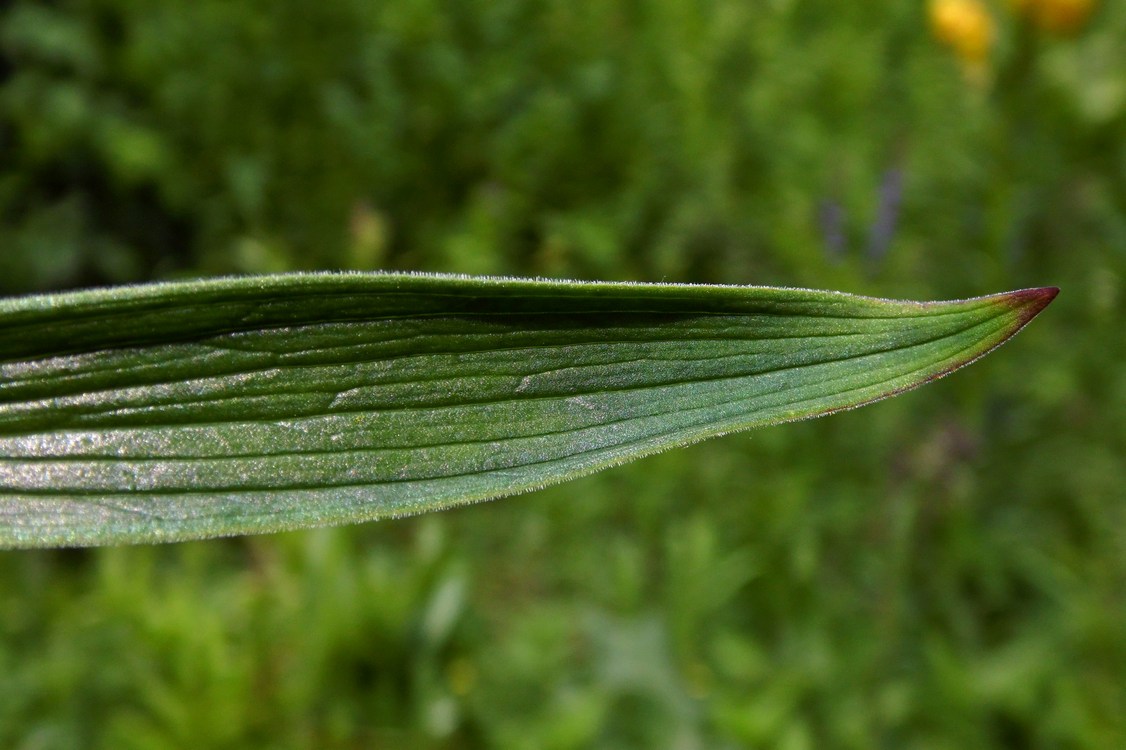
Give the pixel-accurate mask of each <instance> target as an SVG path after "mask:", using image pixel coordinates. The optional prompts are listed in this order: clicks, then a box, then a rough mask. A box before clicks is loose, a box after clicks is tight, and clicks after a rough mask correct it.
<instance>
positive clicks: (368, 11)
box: [0, 0, 1126, 750]
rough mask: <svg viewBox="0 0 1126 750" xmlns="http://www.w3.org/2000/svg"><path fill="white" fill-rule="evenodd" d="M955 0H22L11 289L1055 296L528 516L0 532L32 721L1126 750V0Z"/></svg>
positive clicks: (202, 741) (3, 93)
mask: <svg viewBox="0 0 1126 750" xmlns="http://www.w3.org/2000/svg"><path fill="white" fill-rule="evenodd" d="M937 4H938V3H930V4H928V3H923V2H920V3H917V4H916V3H839V2H830V0H810V1H809V2H802V3H798V2H793V1H792V0H706V1H705V0H701V1H699V2H685V1H684V0H649V1H648V2H631V1H630V0H607V2H602V3H589V4H576V3H570V2H562V1H561V0H490V1H487V2H486V1H484V0H467V1H465V2H440V0H394V1H392V0H387V1H386V2H366V1H363V2H362V1H360V0H320V1H319V2H316V3H305V2H291V1H288V0H283V1H282V2H273V3H264V2H258V1H255V0H248V1H247V2H241V3H229V2H225V1H224V0H198V2H195V3H190V4H188V3H173V2H168V1H167V0H146V1H145V2H140V1H139V0H70V1H69V2H68V1H65V0H61V1H60V2H53V3H33V2H15V3H12V4H10V5H9V7H7V8H6V9H5V12H4V14H3V15H2V16H0V290H3V291H5V292H7V293H20V292H27V291H32V290H38V289H48V288H65V287H74V286H82V285H89V284H100V283H111V282H114V283H116V282H128V281H138V280H144V279H151V278H167V277H173V276H190V275H201V274H216V273H232V272H258V271H274V270H285V269H311V268H401V269H427V270H446V271H462V272H473V273H513V274H525V275H528V274H536V275H551V276H571V277H586V278H595V277H596V278H606V279H625V278H629V279H643V280H663V279H664V280H684V281H709V282H734V283H761V284H794V285H801V286H812V287H829V288H839V289H844V290H847V291H854V292H868V293H876V294H880V295H882V296H896V297H919V298H927V297H931V298H934V297H953V296H967V295H972V294H978V293H985V292H992V291H1000V290H1002V289H1010V288H1017V287H1021V286H1033V285H1042V284H1056V285H1059V286H1060V287H1062V288H1063V292H1062V294H1061V295H1060V297H1059V299H1058V300H1057V301H1056V302H1055V303H1054V304H1053V306H1052V308H1051V309H1050V310H1048V311H1047V313H1046V314H1045V315H1044V316H1043V317H1042V318H1041V319H1040V320H1037V321H1036V323H1035V324H1034V325H1033V326H1032V328H1031V329H1030V330H1029V332H1028V333H1027V334H1025V335H1024V336H1021V337H1020V338H1019V339H1018V340H1017V341H1016V342H1014V343H1012V344H1010V345H1009V346H1008V347H1006V349H1005V351H1003V352H1002V353H1000V354H999V355H998V356H996V357H991V358H989V359H988V360H986V361H984V362H982V363H980V364H979V365H975V367H974V369H972V370H970V371H968V372H966V373H962V374H959V375H957V376H955V377H953V378H951V379H949V380H945V381H943V382H941V383H939V384H936V385H934V386H931V387H928V388H927V389H924V390H923V391H921V392H918V393H915V394H912V395H910V396H908V397H905V398H902V399H897V400H895V401H892V402H888V403H885V404H881V405H879V406H877V407H872V408H869V409H865V410H862V411H859V412H854V413H849V414H844V415H838V416H836V417H832V418H830V419H827V420H822V421H819V422H813V423H806V424H798V425H791V426H787V427H782V428H777V429H773V430H764V431H760V432H757V433H752V434H750V435H749V436H741V437H730V438H726V439H723V440H718V441H713V442H711V443H708V444H705V445H701V446H697V447H695V448H692V449H688V450H684V451H678V452H674V453H671V454H666V455H662V456H658V457H656V458H653V459H647V460H646V461H644V462H641V463H640V464H637V465H635V466H633V467H623V468H622V469H619V470H615V471H612V472H608V473H606V474H603V475H600V476H597V477H593V478H591V479H588V480H583V481H581V482H577V483H573V484H570V485H566V486H563V487H559V488H554V489H551V490H547V491H544V492H541V493H537V494H535V495H531V496H527V497H523V498H516V499H512V500H506V501H502V502H498V503H493V504H489V505H486V506H480V507H475V508H469V509H465V510H462V511H457V512H452V513H447V514H443V515H440V516H431V517H423V518H417V519H406V520H402V521H398V522H395V523H384V524H374V525H368V526H360V527H353V528H343V529H333V530H324V531H318V532H311V533H300V534H288V535H280V536H273V537H261V538H251V539H241V540H232V541H229V542H216V543H206V544H184V545H173V546H165V547H155V548H147V547H137V548H123V549H108V550H98V551H54V552H41V553H26V552H21V553H12V552H8V553H3V554H0V746H3V747H12V748H27V749H30V748H85V747H113V748H161V747H271V748H285V747H318V748H345V747H348V748H352V747H388V748H412V747H419V748H474V747H501V748H581V747H598V748H627V747H631V748H632V747H644V748H661V747H669V748H685V749H691V748H704V747H707V748H723V747H778V748H784V749H787V750H802V749H803V748H814V747H846V748H869V747H897V748H898V747H905V748H934V749H938V748H970V747H1000V748H1041V747H1042V748H1048V747H1051V748H1057V747H1063V748H1072V747H1075V748H1113V747H1124V746H1126V684H1124V683H1123V679H1122V676H1123V675H1124V674H1126V490H1124V488H1126V459H1124V456H1126V430H1124V429H1123V426H1122V425H1123V424H1124V423H1126V374H1124V373H1126V369H1124V367H1123V365H1124V364H1126V337H1123V336H1122V332H1121V328H1122V320H1123V315H1124V312H1126V310H1124V308H1126V301H1124V297H1123V283H1124V278H1123V276H1124V273H1126V66H1124V64H1123V59H1122V54H1121V50H1122V49H1123V47H1124V46H1126V5H1124V4H1123V3H1115V2H1103V3H1094V2H1091V1H1090V0H1037V1H1036V2H1031V1H1028V0H1026V1H1024V2H1012V3H1002V2H998V3H984V2H969V3H959V5H960V6H962V10H963V11H965V10H966V9H967V8H970V9H971V10H970V11H969V12H971V13H980V14H981V15H980V17H979V18H978V21H977V22H976V23H977V24H978V26H976V27H975V26H973V24H969V25H963V26H959V25H958V22H955V23H954V24H953V25H951V24H950V22H949V21H948V20H947V21H943V22H941V23H945V24H946V25H941V23H940V21H939V20H938V16H939V14H938V10H937V9H936V8H935V5H937ZM945 12H947V13H948V12H949V11H945ZM960 28H967V29H970V30H971V33H972V30H973V29H974V28H977V29H978V30H979V32H980V30H981V29H983V28H985V29H988V34H987V35H986V36H984V37H982V38H980V39H979V40H978V41H976V42H973V43H972V44H971V43H970V42H971V41H972V40H961V41H959V37H958V36H957V35H958V33H960V32H959V29H960ZM975 45H976V46H975ZM967 50H969V51H970V52H972V55H967Z"/></svg>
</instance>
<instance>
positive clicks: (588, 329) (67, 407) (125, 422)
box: [0, 274, 1059, 547]
mask: <svg viewBox="0 0 1126 750" xmlns="http://www.w3.org/2000/svg"><path fill="white" fill-rule="evenodd" d="M1058 291H1059V290H1058V289H1055V288H1053V287H1046V288H1040V289H1025V290H1021V291H1015V292H1008V293H1006V294H999V295H993V296H990V297H978V298H976V299H970V300H961V301H956V302H930V303H919V302H895V301H892V300H879V299H873V298H869V297H857V296H853V295H847V294H840V293H837V292H823V291H811V290H804V289H776V288H771V287H747V286H744V287H732V286H708V285H699V284H698V285H687V284H628V283H625V284H623V283H616V284H615V283H605V282H602V283H590V282H587V283H582V282H574V281H542V280H540V281H535V280H521V279H495V278H490V277H477V276H473V277H468V276H450V275H435V274H425V275H424V274H282V275H276V276H250V277H244V278H236V279H218V280H204V281H194V282H179V283H164V284H151V285H146V286H132V287H128V286H127V287H115V288H112V289H108V290H106V289H100V290H94V291H85V292H70V293H65V294H48V295H37V296H27V297H21V298H17V299H14V300H9V301H0V334H2V336H0V362H3V363H4V364H3V367H4V371H3V373H2V374H0V392H3V394H4V401H3V402H0V546H5V547H58V546H90V545H102V544H114V543H123V542H154V541H184V540H189V539H201V538H206V537H216V536H233V535H235V534H245V533H253V532H264V531H285V530H291V529H299V528H309V527H317V526H326V525H330V524H341V523H346V522H356V521H371V520H377V519H385V518H395V517H402V516H404V515H411V514H416V513H421V512H423V511H428V510H442V509H446V508H451V507H455V506H457V505H464V504H466V503H470V502H479V501H481V500H491V499H494V498H497V497H503V496H505V495H512V494H516V493H520V492H528V491H530V490H534V489H541V488H543V487H545V486H547V485H549V484H558V483H559V482H562V481H564V480H567V479H574V478H576V477H580V476H585V475H587V474H591V473H593V472H596V471H599V470H601V469H605V468H609V467H613V466H617V465H620V464H623V463H625V462H627V461H631V460H634V459H637V458H642V457H644V456H648V455H652V454H653V453H657V452H659V451H662V450H667V449H669V448H675V447H683V446H685V445H689V444H691V443H695V442H698V441H700V440H703V439H705V438H708V437H714V436H716V435H723V434H725V433H728V432H734V431H737V430H744V429H748V428H751V427H763V426H766V425H771V424H777V423H779V422H792V421H795V420H799V419H808V418H811V417H816V416H821V415H824V414H831V413H834V412H838V411H843V410H844V409H851V408H854V407H857V406H862V405H864V404H867V403H871V402H873V401H877V400H880V399H883V398H887V397H888V396H893V395H896V394H898V393H902V392H904V391H906V390H910V389H912V388H916V387H918V386H920V385H922V384H924V383H928V382H930V381H932V380H936V379H937V378H940V377H942V376H943V375H946V374H949V373H950V372H953V371H954V370H956V369H958V368H959V367H962V366H964V365H966V364H968V363H970V362H973V361H974V360H976V359H978V358H980V357H982V356H983V355H985V354H986V353H988V352H989V351H991V350H992V349H994V348H996V347H997V346H1000V345H1001V344H1002V343H1004V342H1005V341H1007V340H1008V339H1009V338H1011V337H1012V336H1013V334H1015V333H1016V332H1017V331H1018V330H1020V329H1021V328H1022V327H1023V326H1024V325H1025V324H1026V323H1027V322H1028V321H1029V320H1031V319H1032V318H1033V317H1035V316H1036V315H1037V314H1038V313H1039V312H1040V311H1041V310H1043V309H1044V307H1045V306H1046V305H1047V304H1048V303H1049V302H1051V301H1052V300H1053V299H1054V298H1055V296H1056V294H1057V292H1058Z"/></svg>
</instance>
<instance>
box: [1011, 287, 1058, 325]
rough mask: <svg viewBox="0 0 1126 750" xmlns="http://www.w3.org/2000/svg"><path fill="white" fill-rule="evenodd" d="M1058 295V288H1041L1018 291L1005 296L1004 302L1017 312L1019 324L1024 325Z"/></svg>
mask: <svg viewBox="0 0 1126 750" xmlns="http://www.w3.org/2000/svg"><path fill="white" fill-rule="evenodd" d="M1059 293H1060V289H1059V287H1056V286H1042V287H1037V288H1035V289H1020V290H1017V291H1015V292H1009V293H1008V294H1007V295H1005V301H1006V302H1007V303H1008V304H1009V305H1011V306H1012V308H1013V309H1014V310H1016V311H1018V312H1019V315H1020V317H1019V324H1018V325H1020V326H1023V325H1025V324H1026V323H1028V321H1030V320H1032V319H1033V318H1035V317H1036V316H1037V315H1039V314H1040V311H1041V310H1043V309H1044V308H1045V307H1047V306H1048V304H1049V303H1050V302H1051V301H1052V300H1054V299H1055V298H1056V295H1057V294H1059Z"/></svg>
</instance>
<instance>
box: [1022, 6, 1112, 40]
mask: <svg viewBox="0 0 1126 750" xmlns="http://www.w3.org/2000/svg"><path fill="white" fill-rule="evenodd" d="M1097 6H1098V0H1012V7H1013V10H1014V11H1016V12H1017V13H1018V14H1019V15H1022V16H1024V17H1025V18H1027V19H1028V20H1030V21H1031V22H1032V23H1034V24H1035V25H1036V26H1038V27H1039V28H1041V29H1043V30H1045V31H1049V32H1051V33H1053V34H1060V35H1068V34H1074V33H1076V32H1078V31H1079V30H1081V29H1082V28H1083V26H1084V25H1086V23H1087V20H1088V19H1089V18H1090V17H1091V13H1092V12H1094V10H1095V8H1096V7H1097Z"/></svg>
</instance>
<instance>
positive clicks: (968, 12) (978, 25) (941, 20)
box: [929, 0, 994, 66]
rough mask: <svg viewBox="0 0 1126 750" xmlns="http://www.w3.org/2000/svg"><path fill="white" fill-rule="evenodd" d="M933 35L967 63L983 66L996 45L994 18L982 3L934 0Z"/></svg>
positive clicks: (976, 1) (932, 11)
mask: <svg viewBox="0 0 1126 750" xmlns="http://www.w3.org/2000/svg"><path fill="white" fill-rule="evenodd" d="M929 15H930V25H931V33H933V34H934V36H935V38H936V39H938V40H939V41H940V42H942V43H943V44H946V45H947V46H949V47H950V48H951V49H953V50H954V53H955V54H956V55H957V56H958V57H959V58H960V59H961V60H962V61H963V62H964V63H966V64H968V65H971V66H980V65H981V64H983V63H984V62H985V59H986V58H987V57H988V56H989V48H990V47H991V46H992V44H993V35H994V28H993V17H992V16H990V15H989V12H988V11H987V10H986V9H985V6H984V5H983V4H982V3H981V2H979V0H931V2H930V7H929Z"/></svg>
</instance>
